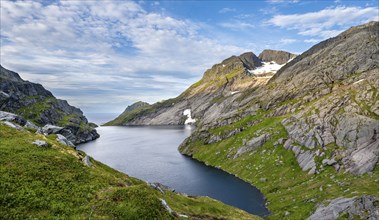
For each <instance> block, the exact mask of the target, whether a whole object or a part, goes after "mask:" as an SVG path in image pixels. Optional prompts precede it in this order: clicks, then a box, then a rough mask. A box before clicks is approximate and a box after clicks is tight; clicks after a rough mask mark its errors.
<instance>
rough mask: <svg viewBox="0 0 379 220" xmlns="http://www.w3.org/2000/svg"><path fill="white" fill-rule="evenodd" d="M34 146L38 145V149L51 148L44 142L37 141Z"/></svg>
mask: <svg viewBox="0 0 379 220" xmlns="http://www.w3.org/2000/svg"><path fill="white" fill-rule="evenodd" d="M32 144H34V145H37V146H38V147H49V144H48V143H47V142H46V141H43V140H35V141H33V142H32Z"/></svg>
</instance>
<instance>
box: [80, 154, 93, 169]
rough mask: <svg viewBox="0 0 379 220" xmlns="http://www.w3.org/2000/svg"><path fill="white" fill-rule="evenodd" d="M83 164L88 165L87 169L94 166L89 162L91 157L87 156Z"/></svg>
mask: <svg viewBox="0 0 379 220" xmlns="http://www.w3.org/2000/svg"><path fill="white" fill-rule="evenodd" d="M82 162H83V164H84V165H86V166H87V167H90V166H92V164H91V161H90V160H89V156H87V155H86V156H85V157H83V159H82Z"/></svg>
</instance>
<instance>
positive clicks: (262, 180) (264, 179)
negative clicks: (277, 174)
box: [259, 178, 267, 182]
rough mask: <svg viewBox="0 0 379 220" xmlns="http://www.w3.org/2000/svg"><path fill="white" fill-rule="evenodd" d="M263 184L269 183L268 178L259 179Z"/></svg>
mask: <svg viewBox="0 0 379 220" xmlns="http://www.w3.org/2000/svg"><path fill="white" fill-rule="evenodd" d="M259 180H260V181H261V182H266V181H267V178H260V179H259Z"/></svg>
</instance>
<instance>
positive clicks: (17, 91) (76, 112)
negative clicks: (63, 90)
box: [0, 66, 99, 144]
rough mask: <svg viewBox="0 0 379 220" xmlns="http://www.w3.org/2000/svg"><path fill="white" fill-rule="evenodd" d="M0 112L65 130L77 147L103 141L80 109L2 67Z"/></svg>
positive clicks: (39, 124)
mask: <svg viewBox="0 0 379 220" xmlns="http://www.w3.org/2000/svg"><path fill="white" fill-rule="evenodd" d="M0 111H6V112H12V113H15V114H17V115H20V116H23V117H24V118H26V119H28V120H29V121H30V123H32V122H33V124H34V123H35V124H37V125H38V126H44V125H46V124H52V125H57V126H61V127H64V128H65V129H66V130H68V131H70V134H71V136H66V137H67V138H68V139H69V140H70V141H72V142H73V143H75V144H79V143H83V142H87V141H90V140H94V139H96V138H98V137H99V135H98V134H97V132H96V130H95V129H93V128H92V127H91V126H90V125H89V124H88V121H87V119H86V117H85V116H84V115H83V112H82V111H81V110H80V109H78V108H76V107H73V106H71V105H69V104H68V103H67V101H65V100H60V99H56V98H55V97H54V96H53V94H52V93H51V92H50V91H48V90H46V89H45V88H43V86H42V85H40V84H36V83H31V82H28V81H24V80H23V79H21V77H20V76H19V75H18V74H17V73H15V72H13V71H10V70H7V69H5V68H3V67H2V66H0ZM66 133H68V132H66ZM63 135H65V134H63ZM67 135H68V134H67Z"/></svg>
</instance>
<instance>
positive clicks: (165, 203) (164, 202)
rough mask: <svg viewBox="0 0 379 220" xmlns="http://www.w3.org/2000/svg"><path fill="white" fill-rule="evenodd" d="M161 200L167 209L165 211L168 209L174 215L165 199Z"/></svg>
mask: <svg viewBox="0 0 379 220" xmlns="http://www.w3.org/2000/svg"><path fill="white" fill-rule="evenodd" d="M160 200H161V203H162V205H163V206H164V207H165V209H166V210H167V211H168V212H169V213H172V209H171V208H170V206H168V204H167V202H166V201H165V200H164V199H160Z"/></svg>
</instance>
